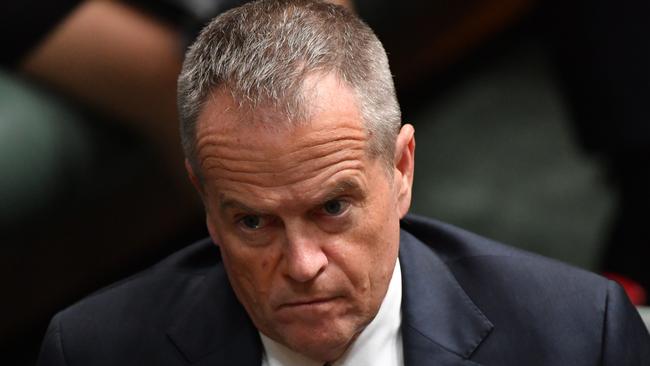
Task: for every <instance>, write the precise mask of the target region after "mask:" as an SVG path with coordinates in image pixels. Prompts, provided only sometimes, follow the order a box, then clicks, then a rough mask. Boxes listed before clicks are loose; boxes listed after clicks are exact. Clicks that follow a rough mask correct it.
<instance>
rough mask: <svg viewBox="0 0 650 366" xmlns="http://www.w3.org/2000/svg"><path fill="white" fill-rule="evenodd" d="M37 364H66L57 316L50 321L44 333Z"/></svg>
mask: <svg viewBox="0 0 650 366" xmlns="http://www.w3.org/2000/svg"><path fill="white" fill-rule="evenodd" d="M36 365H37V366H63V365H67V363H66V361H65V354H64V352H63V340H62V338H61V325H60V320H59V318H58V316H55V317H54V318H53V319H52V321H51V322H50V326H49V327H48V328H47V332H46V333H45V339H44V340H43V344H42V345H41V353H40V354H39V356H38V362H37V363H36Z"/></svg>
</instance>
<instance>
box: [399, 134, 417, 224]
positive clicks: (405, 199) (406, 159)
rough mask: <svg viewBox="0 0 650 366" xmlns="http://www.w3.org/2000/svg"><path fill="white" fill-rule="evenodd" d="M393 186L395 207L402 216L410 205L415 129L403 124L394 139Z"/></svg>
mask: <svg viewBox="0 0 650 366" xmlns="http://www.w3.org/2000/svg"><path fill="white" fill-rule="evenodd" d="M394 164H395V172H394V173H395V178H394V179H395V188H396V189H397V209H398V214H399V217H400V218H402V217H404V215H406V213H407V212H408V210H409V207H410V206H411V189H412V187H413V169H414V166H415V129H414V128H413V126H412V125H410V124H405V125H404V126H402V128H401V129H400V131H399V134H398V135H397V139H396V141H395V161H394Z"/></svg>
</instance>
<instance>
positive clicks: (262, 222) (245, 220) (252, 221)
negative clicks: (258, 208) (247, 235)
mask: <svg viewBox="0 0 650 366" xmlns="http://www.w3.org/2000/svg"><path fill="white" fill-rule="evenodd" d="M268 224H269V219H268V218H266V217H264V216H262V215H244V216H242V217H241V218H240V219H239V220H237V225H239V227H241V228H242V229H243V230H245V231H256V230H260V229H263V228H264V227H265V226H267V225H268Z"/></svg>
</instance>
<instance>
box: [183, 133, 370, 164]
mask: <svg viewBox="0 0 650 366" xmlns="http://www.w3.org/2000/svg"><path fill="white" fill-rule="evenodd" d="M229 132H230V131H204V133H202V134H200V135H199V136H197V144H196V146H197V151H199V152H200V151H202V150H205V149H210V148H214V149H217V150H221V151H218V153H220V155H221V156H223V158H224V159H228V158H231V159H238V158H241V157H242V153H244V154H245V153H246V152H249V151H250V149H246V145H247V144H245V143H242V142H241V138H240V137H238V136H237V137H235V136H233V135H231V134H230V133H229ZM232 132H234V134H237V133H238V132H239V133H241V131H232ZM332 133H335V134H336V135H338V136H336V135H335V136H332ZM286 140H290V138H288V139H286ZM366 140H367V136H366V133H365V131H360V130H359V129H357V128H346V127H340V128H332V129H326V130H320V131H316V132H312V133H310V134H309V138H300V139H298V141H297V142H296V143H294V144H292V145H294V146H295V147H294V148H293V151H290V152H286V153H282V152H281V151H279V152H278V154H279V155H280V156H279V157H283V156H291V155H294V154H300V153H303V152H304V151H306V150H308V149H314V148H318V147H319V146H324V145H328V144H331V143H340V142H344V141H350V142H361V143H365V142H366ZM250 145H253V144H250ZM259 145H261V144H257V146H255V147H259V148H261V149H264V146H259ZM271 145H272V144H271ZM276 145H277V148H276V149H275V150H281V149H282V148H286V144H282V143H279V144H276ZM271 147H273V146H271ZM242 149H244V150H242ZM228 152H233V153H232V154H228ZM267 156H268V151H266V152H265V160H270V161H272V160H278V158H276V159H269V158H268V157H267Z"/></svg>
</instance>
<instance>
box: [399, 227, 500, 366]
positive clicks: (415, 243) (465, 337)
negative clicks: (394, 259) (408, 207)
mask: <svg viewBox="0 0 650 366" xmlns="http://www.w3.org/2000/svg"><path fill="white" fill-rule="evenodd" d="M400 263H401V264H402V276H403V277H402V278H403V280H404V285H403V292H402V337H403V344H404V361H405V364H406V365H477V363H475V362H472V361H470V360H469V358H470V357H471V356H472V354H473V353H474V351H475V350H476V349H477V347H478V346H479V345H480V344H481V343H482V342H483V340H484V339H485V337H486V336H487V335H488V334H489V333H490V332H491V331H492V328H493V327H494V326H493V325H492V323H491V322H490V321H489V320H488V319H487V318H486V317H485V315H483V313H482V312H481V311H480V310H479V309H478V308H477V307H476V305H475V304H474V303H473V302H472V300H471V299H470V298H469V297H468V296H467V294H466V293H465V291H464V290H463V289H462V288H461V286H460V285H459V284H458V282H457V281H456V279H455V278H454V276H453V274H452V273H451V271H450V270H449V268H448V267H447V265H445V263H443V261H442V260H441V259H440V258H439V257H438V256H437V255H436V254H435V253H434V252H433V251H432V250H431V249H429V248H427V247H426V246H425V244H423V243H422V242H421V241H420V240H418V239H417V238H415V237H414V236H413V235H411V234H410V233H408V232H407V231H404V230H402V232H401V235H400Z"/></svg>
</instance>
